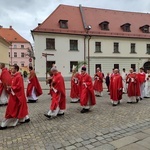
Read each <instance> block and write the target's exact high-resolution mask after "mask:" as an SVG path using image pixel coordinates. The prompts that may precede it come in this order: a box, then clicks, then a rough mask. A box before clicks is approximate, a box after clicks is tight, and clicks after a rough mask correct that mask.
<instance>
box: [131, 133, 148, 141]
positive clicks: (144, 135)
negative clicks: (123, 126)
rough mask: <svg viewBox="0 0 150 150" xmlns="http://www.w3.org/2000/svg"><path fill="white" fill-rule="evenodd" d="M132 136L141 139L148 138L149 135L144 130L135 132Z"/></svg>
mask: <svg viewBox="0 0 150 150" xmlns="http://www.w3.org/2000/svg"><path fill="white" fill-rule="evenodd" d="M132 136H133V137H135V138H137V139H139V140H142V139H145V138H147V137H148V136H149V135H148V134H146V133H143V132H139V133H136V134H133V135H132Z"/></svg>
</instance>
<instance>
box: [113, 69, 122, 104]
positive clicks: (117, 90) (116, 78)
mask: <svg viewBox="0 0 150 150" xmlns="http://www.w3.org/2000/svg"><path fill="white" fill-rule="evenodd" d="M122 89H123V85H122V77H121V76H120V74H119V70H118V69H114V74H113V75H112V76H111V79H110V99H111V101H112V106H117V105H118V104H120V100H121V99H122Z"/></svg>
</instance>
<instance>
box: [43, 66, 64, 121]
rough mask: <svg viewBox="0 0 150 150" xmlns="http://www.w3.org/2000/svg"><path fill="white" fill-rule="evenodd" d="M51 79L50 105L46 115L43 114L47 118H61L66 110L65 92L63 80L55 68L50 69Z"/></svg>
mask: <svg viewBox="0 0 150 150" xmlns="http://www.w3.org/2000/svg"><path fill="white" fill-rule="evenodd" d="M51 73H52V75H53V76H52V77H51V78H50V79H51V81H50V95H51V104H50V109H49V111H48V113H46V114H44V116H45V117H47V118H53V117H56V116H62V115H64V113H65V109H66V91H65V83H64V78H63V76H62V75H61V73H60V72H58V70H57V68H56V66H54V67H52V69H51Z"/></svg>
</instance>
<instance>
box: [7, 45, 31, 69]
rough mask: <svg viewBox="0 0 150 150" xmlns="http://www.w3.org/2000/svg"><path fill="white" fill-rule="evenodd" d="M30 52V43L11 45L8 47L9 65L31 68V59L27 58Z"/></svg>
mask: <svg viewBox="0 0 150 150" xmlns="http://www.w3.org/2000/svg"><path fill="white" fill-rule="evenodd" d="M31 52H32V47H31V44H30V43H12V45H11V46H10V47H9V58H10V60H9V64H10V65H13V64H17V65H18V66H20V67H24V66H33V61H32V58H30V56H29V55H30V53H31Z"/></svg>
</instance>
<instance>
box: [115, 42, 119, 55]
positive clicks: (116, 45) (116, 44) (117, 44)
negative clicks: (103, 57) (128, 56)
mask: <svg viewBox="0 0 150 150" xmlns="http://www.w3.org/2000/svg"><path fill="white" fill-rule="evenodd" d="M114 53H119V43H114Z"/></svg>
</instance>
